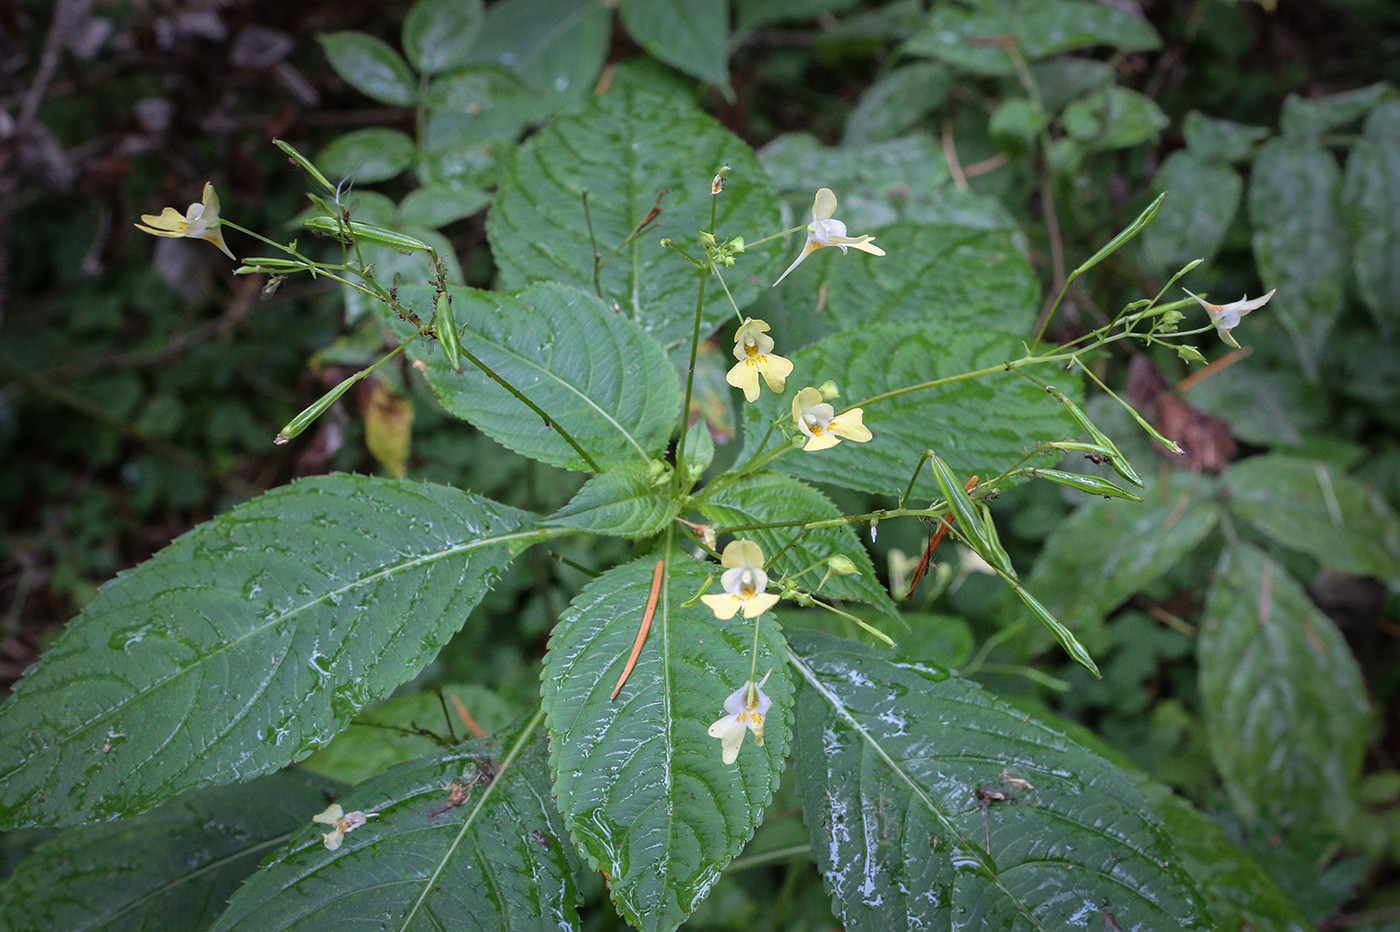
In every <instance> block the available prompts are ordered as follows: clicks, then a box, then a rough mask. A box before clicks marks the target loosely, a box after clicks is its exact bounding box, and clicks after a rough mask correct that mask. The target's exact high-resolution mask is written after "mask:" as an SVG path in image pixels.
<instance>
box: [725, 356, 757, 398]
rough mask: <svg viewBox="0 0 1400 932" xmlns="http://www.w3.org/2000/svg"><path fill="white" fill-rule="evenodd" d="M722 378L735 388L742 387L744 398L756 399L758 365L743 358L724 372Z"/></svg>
mask: <svg viewBox="0 0 1400 932" xmlns="http://www.w3.org/2000/svg"><path fill="white" fill-rule="evenodd" d="M724 380H725V381H726V382H728V383H729V384H730V385H733V386H734V387H735V388H739V389H743V391H744V400H746V401H757V400H758V367H757V366H755V365H754V364H753V363H751V362H750V361H749V360H747V359H745V360H743V361H741V362H737V363H735V364H734V368H732V369H730V370H729V372H728V373H726V374H725V376H724Z"/></svg>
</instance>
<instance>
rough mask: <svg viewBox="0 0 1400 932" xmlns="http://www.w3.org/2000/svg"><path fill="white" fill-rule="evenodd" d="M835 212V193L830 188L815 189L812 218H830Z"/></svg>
mask: <svg viewBox="0 0 1400 932" xmlns="http://www.w3.org/2000/svg"><path fill="white" fill-rule="evenodd" d="M834 213H836V193H835V192H834V191H832V190H831V189H830V188H819V189H817V197H816V199H815V200H813V201H812V219H814V220H830V219H831V215H832V214H834Z"/></svg>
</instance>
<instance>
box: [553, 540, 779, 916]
mask: <svg viewBox="0 0 1400 932" xmlns="http://www.w3.org/2000/svg"><path fill="white" fill-rule="evenodd" d="M667 551H669V552H665V551H663V553H665V554H666V555H665V559H666V572H665V576H664V577H663V581H662V588H661V597H660V601H659V602H658V604H657V608H656V614H655V617H654V618H653V620H652V625H651V632H650V634H649V635H648V637H647V640H646V642H645V644H644V645H643V648H642V651H641V654H640V657H639V659H638V661H637V665H636V668H635V669H633V670H632V673H631V676H630V677H629V678H628V680H627V682H626V684H625V685H624V686H623V687H622V690H621V691H620V692H619V693H618V696H617V699H616V700H611V699H609V698H608V697H609V695H610V693H611V692H612V691H613V688H614V686H615V685H616V684H617V682H618V677H619V675H620V674H621V672H622V670H623V665H624V663H625V662H626V660H627V657H628V654H629V653H630V652H631V649H632V645H633V643H634V641H635V639H636V636H637V632H638V630H639V628H640V626H641V621H642V612H643V610H644V609H645V607H646V602H647V596H648V593H649V592H650V591H651V582H652V576H653V570H654V567H655V565H656V561H655V560H654V559H652V558H651V557H648V558H646V559H642V560H638V561H636V562H634V563H628V564H625V565H623V566H620V567H617V568H615V569H612V570H609V571H608V572H607V573H604V574H603V575H602V576H601V577H599V578H598V579H596V580H594V581H593V582H592V583H590V584H589V585H588V586H587V587H586V588H585V589H584V590H583V591H582V592H580V593H579V595H578V596H577V597H576V598H575V599H574V601H573V602H572V603H571V605H570V606H569V609H568V611H566V612H565V613H564V615H563V616H562V617H561V618H560V619H559V623H558V625H556V626H555V629H554V634H553V636H552V637H551V638H550V642H549V653H548V654H547V655H546V657H545V668H544V674H543V677H542V681H543V699H544V708H545V712H546V713H547V714H548V716H549V731H550V751H551V753H550V759H549V761H550V768H551V769H552V770H553V772H554V781H555V782H554V795H555V798H556V799H557V800H558V801H559V809H560V811H561V812H562V813H563V814H564V819H565V822H566V823H567V824H568V826H569V831H570V832H571V834H572V835H573V838H574V840H575V842H576V843H577V844H578V846H579V849H580V850H581V851H582V852H583V853H584V855H585V856H586V857H587V858H588V861H589V864H590V865H591V866H593V867H595V868H597V869H600V870H603V871H606V872H607V876H608V877H610V878H611V882H610V888H611V891H610V895H611V897H612V900H613V902H614V903H615V904H616V905H617V907H618V909H619V911H620V912H621V913H622V916H623V918H625V919H626V920H627V921H628V922H630V923H631V924H632V925H633V926H635V927H636V928H637V929H638V930H640V932H653V930H667V932H669V930H672V929H675V928H676V927H677V926H678V925H680V923H681V922H682V921H683V920H684V919H685V917H686V916H687V915H689V914H690V912H691V911H692V910H694V909H695V906H696V904H697V903H699V902H700V900H701V899H703V898H704V896H705V894H706V893H707V892H708V891H709V889H710V887H711V886H712V885H713V884H714V882H715V881H716V880H717V879H718V878H719V873H720V871H721V869H723V867H724V866H725V865H726V864H728V863H729V861H730V860H731V859H732V858H733V857H734V856H735V855H736V854H738V853H739V851H740V850H741V849H742V848H743V846H744V844H745V842H747V841H748V839H749V838H750V837H751V836H752V834H753V831H754V828H755V827H756V826H757V825H758V824H759V823H760V822H761V821H762V820H763V810H764V807H765V806H766V805H767V804H768V801H769V800H770V799H771V798H772V796H773V792H774V790H775V789H776V788H777V785H778V775H779V773H780V772H781V770H782V767H783V760H784V758H785V757H786V755H787V745H788V721H789V709H790V707H791V703H792V687H791V684H790V683H789V681H788V678H787V667H786V665H785V664H784V662H783V657H784V651H785V644H784V642H783V637H782V633H781V632H780V631H779V630H778V626H777V624H776V623H775V622H774V621H773V620H772V616H771V615H768V616H764V617H765V618H766V620H765V621H763V624H762V626H761V629H760V635H759V643H758V651H759V653H758V677H759V678H760V679H762V678H763V676H764V675H765V672H766V671H768V670H770V669H771V670H772V671H773V672H772V675H771V676H770V678H769V680H768V682H767V683H766V684H765V685H764V686H763V690H764V692H765V693H766V694H767V695H768V696H769V697H770V698H771V699H772V700H773V707H772V709H771V710H770V712H769V714H768V717H767V722H766V726H765V732H766V734H765V737H766V742H765V744H764V745H763V747H761V748H760V747H755V746H754V744H753V742H752V740H750V738H748V737H747V736H746V738H745V742H744V745H743V747H741V748H740V750H739V757H738V760H737V761H735V762H734V763H733V764H725V763H724V762H723V761H722V760H721V759H720V745H719V742H718V741H717V740H716V739H714V738H711V737H709V735H707V734H706V728H707V727H708V726H709V724H710V723H711V722H713V721H715V720H716V719H718V718H720V717H722V716H723V714H724V709H723V704H724V700H725V699H726V698H727V697H728V696H729V694H730V693H732V692H733V691H735V690H736V689H738V688H740V687H742V686H743V685H744V683H745V682H746V681H747V680H748V679H749V670H750V663H751V660H750V658H751V656H752V653H751V652H752V650H753V647H754V632H753V626H754V624H755V622H753V621H748V620H745V619H744V618H743V617H742V616H735V617H734V618H732V619H730V620H728V621H720V620H719V619H717V618H716V617H715V616H714V613H713V612H711V611H710V609H709V608H707V607H706V606H705V605H704V604H703V603H699V602H696V603H695V604H693V605H690V606H688V607H684V608H683V607H681V603H683V602H685V601H686V600H689V599H690V598H691V597H692V596H693V595H695V594H696V593H697V592H698V591H699V590H700V589H701V587H702V586H704V585H705V583H706V580H707V579H708V578H710V577H711V576H712V575H713V574H712V571H711V569H710V567H713V565H712V564H710V565H707V564H702V563H699V562H697V561H695V560H692V559H691V558H690V557H688V556H685V555H684V554H682V553H680V552H679V551H678V550H676V549H672V548H667ZM660 555H661V554H658V556H660ZM714 569H715V570H717V569H718V568H717V567H714ZM711 588H712V589H713V588H714V587H713V585H712V586H711Z"/></svg>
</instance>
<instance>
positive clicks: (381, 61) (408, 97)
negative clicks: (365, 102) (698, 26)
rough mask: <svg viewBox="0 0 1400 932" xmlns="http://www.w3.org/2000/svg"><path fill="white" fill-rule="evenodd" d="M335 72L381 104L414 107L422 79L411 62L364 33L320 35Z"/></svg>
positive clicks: (350, 32)
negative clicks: (411, 65)
mask: <svg viewBox="0 0 1400 932" xmlns="http://www.w3.org/2000/svg"><path fill="white" fill-rule="evenodd" d="M317 38H318V39H320V41H321V48H322V49H323V50H324V51H325V53H326V58H327V59H329V60H330V63H331V67H332V68H334V69H335V73H336V74H338V75H340V76H341V77H342V78H344V79H345V80H346V81H347V82H349V83H350V85H351V86H352V87H354V88H355V89H356V90H357V91H359V92H360V93H362V94H364V95H365V96H366V97H372V98H373V99H375V100H377V101H379V102H380V103H381V104H389V105H390V106H393V107H409V106H412V105H413V103H414V101H415V100H416V99H417V97H418V80H417V79H416V78H415V77H414V76H413V72H412V71H411V70H409V67H408V63H407V62H405V61H404V60H403V57H402V56H400V55H399V53H398V52H396V51H394V50H393V49H392V48H390V47H389V46H388V45H386V44H385V43H384V41H383V40H381V39H376V38H375V37H374V36H371V35H369V34H367V33H363V32H354V31H349V30H347V31H345V32H324V33H321V35H319V36H317Z"/></svg>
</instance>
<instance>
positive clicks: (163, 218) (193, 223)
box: [136, 182, 236, 261]
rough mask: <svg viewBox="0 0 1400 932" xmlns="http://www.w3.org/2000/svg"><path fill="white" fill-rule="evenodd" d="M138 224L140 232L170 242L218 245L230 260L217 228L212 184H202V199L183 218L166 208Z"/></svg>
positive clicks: (171, 209)
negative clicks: (193, 241) (199, 242)
mask: <svg viewBox="0 0 1400 932" xmlns="http://www.w3.org/2000/svg"><path fill="white" fill-rule="evenodd" d="M141 221H142V223H138V224H136V229H138V230H140V231H142V232H143V233H150V234H151V235H152V236H168V237H171V238H173V239H179V238H181V237H188V238H189V239H202V240H205V241H206V242H210V243H213V244H214V245H215V246H218V247H219V248H220V249H221V250H223V253H224V255H226V256H228V257H229V258H230V259H234V255H233V253H232V252H230V251H229V248H228V244H227V243H225V242H224V233H223V231H222V230H220V229H219V195H218V194H217V193H216V192H215V191H214V185H213V184H212V183H208V182H206V183H205V185H204V200H203V201H201V202H200V203H198V204H191V205H190V206H189V208H188V209H187V210H186V211H185V213H184V214H183V215H181V213H180V212H179V211H178V210H176V209H175V208H174V207H167V208H165V210H162V211H161V212H160V213H159V214H142V215H141ZM142 224H145V225H144V226H143V225H142ZM235 261H236V260H235Z"/></svg>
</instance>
